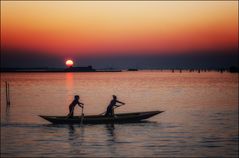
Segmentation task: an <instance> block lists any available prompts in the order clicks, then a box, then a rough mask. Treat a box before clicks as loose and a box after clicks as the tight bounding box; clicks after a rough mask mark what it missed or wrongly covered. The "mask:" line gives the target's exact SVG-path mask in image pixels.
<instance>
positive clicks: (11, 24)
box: [1, 1, 238, 54]
mask: <svg viewBox="0 0 239 158" xmlns="http://www.w3.org/2000/svg"><path fill="white" fill-rule="evenodd" d="M237 36H238V3H237V2H236V1H231V2H223V1H212V2H205V1H194V2H190V1H189V2H183V1H169V2H163V1H151V2H143V1H138V2H137V1H105V2H100V1H97V2H93V1H71V2H67V1H58V2H57V1H29V2H28V1H19V2H17V1H1V44H2V47H3V48H6V49H23V50H33V51H38V52H47V53H53V54H57V53H58V54H67V53H68V54H97V53H98V54H105V53H117V52H121V53H129V52H131V53H139V52H141V53H142V52H143V53H149V52H154V53H159V54H160V53H182V52H187V51H194V50H195V51H197V50H215V49H216V50H221V49H222V50H224V49H235V48H237V44H238V37H237Z"/></svg>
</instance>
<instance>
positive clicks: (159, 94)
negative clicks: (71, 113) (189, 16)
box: [1, 71, 238, 157]
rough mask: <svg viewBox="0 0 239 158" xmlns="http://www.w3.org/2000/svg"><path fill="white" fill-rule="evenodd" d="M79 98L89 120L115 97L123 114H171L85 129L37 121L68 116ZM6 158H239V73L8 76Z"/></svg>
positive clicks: (3, 134)
mask: <svg viewBox="0 0 239 158" xmlns="http://www.w3.org/2000/svg"><path fill="white" fill-rule="evenodd" d="M4 81H8V82H9V83H10V88H11V89H10V95H11V106H10V108H6V103H5V84H4ZM76 94H79V95H80V97H81V101H82V102H84V103H85V108H84V113H85V115H87V114H99V113H102V112H104V110H105V108H106V106H107V104H108V103H109V101H110V99H111V95H112V94H115V95H117V96H118V99H119V100H121V101H123V102H126V105H125V106H122V107H120V108H118V109H117V110H116V112H127V111H129V112H135V111H147V110H164V111H165V112H164V113H162V114H160V115H157V116H155V117H153V118H150V119H149V122H147V123H131V124H115V125H84V126H83V127H80V126H79V125H73V126H70V125H52V124H50V123H48V122H47V121H45V120H43V119H41V118H39V117H38V115H66V114H67V113H68V105H69V103H70V102H71V100H72V98H73V96H74V95H76ZM75 112H76V113H75V115H80V109H79V108H78V107H76V108H75ZM1 156H10V157H14V156H21V157H26V156H31V157H34V156H54V157H57V156H61V157H66V156H137V157H139V156H167V157H168V156H184V157H185V156H225V157H238V74H232V73H218V72H203V73H196V72H194V73H188V72H183V73H178V72H175V73H171V72H160V71H148V72H147V71H139V72H120V73H2V74H1Z"/></svg>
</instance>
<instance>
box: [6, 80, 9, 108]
mask: <svg viewBox="0 0 239 158" xmlns="http://www.w3.org/2000/svg"><path fill="white" fill-rule="evenodd" d="M5 85H6V104H7V106H10V85H9V83H8V82H7V81H5Z"/></svg>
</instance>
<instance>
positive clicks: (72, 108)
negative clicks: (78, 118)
mask: <svg viewBox="0 0 239 158" xmlns="http://www.w3.org/2000/svg"><path fill="white" fill-rule="evenodd" d="M79 99H80V96H79V95H75V97H74V100H73V101H72V102H71V104H70V105H69V114H68V115H67V116H68V118H69V117H73V115H74V108H75V106H76V105H77V104H78V105H79V106H80V107H81V108H83V105H84V104H83V103H81V102H79Z"/></svg>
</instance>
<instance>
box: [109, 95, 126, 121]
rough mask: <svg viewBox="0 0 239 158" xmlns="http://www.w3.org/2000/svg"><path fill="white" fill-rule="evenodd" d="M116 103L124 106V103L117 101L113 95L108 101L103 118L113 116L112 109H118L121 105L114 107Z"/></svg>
mask: <svg viewBox="0 0 239 158" xmlns="http://www.w3.org/2000/svg"><path fill="white" fill-rule="evenodd" d="M116 103H120V104H122V105H124V104H125V103H123V102H121V101H119V100H117V97H116V96H115V95H113V99H112V100H111V101H110V104H109V105H108V107H107V111H106V113H105V116H110V117H113V116H114V107H119V106H121V105H116Z"/></svg>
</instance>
